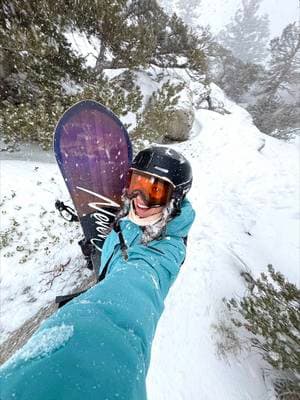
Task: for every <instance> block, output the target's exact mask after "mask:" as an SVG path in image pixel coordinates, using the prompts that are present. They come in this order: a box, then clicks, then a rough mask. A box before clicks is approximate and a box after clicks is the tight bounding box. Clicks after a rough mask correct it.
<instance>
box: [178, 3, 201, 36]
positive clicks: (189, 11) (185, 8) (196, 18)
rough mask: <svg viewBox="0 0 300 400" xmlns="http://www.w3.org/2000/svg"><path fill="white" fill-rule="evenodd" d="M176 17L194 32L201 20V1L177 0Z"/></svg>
mask: <svg viewBox="0 0 300 400" xmlns="http://www.w3.org/2000/svg"><path fill="white" fill-rule="evenodd" d="M175 3H176V8H177V12H176V13H177V15H178V16H179V17H180V18H181V19H182V20H183V22H184V23H185V24H187V25H189V26H191V27H192V28H194V29H195V30H196V29H197V27H199V26H200V20H201V0H189V1H186V0H177V1H176V2H175Z"/></svg>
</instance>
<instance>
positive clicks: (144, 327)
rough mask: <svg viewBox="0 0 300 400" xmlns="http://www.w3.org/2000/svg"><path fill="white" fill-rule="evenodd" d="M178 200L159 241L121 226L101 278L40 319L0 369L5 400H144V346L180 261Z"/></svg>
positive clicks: (184, 217) (182, 223) (190, 215)
mask: <svg viewBox="0 0 300 400" xmlns="http://www.w3.org/2000/svg"><path fill="white" fill-rule="evenodd" d="M194 217H195V215H194V211H193V209H192V207H191V205H190V203H189V202H188V201H187V200H185V201H184V203H183V207H182V211H181V214H180V215H179V216H177V217H176V218H174V219H173V220H172V221H170V222H169V223H168V225H167V231H166V237H165V238H164V239H162V240H158V241H156V240H154V241H152V242H150V243H149V244H148V246H145V245H142V244H141V243H140V239H141V234H142V232H141V229H140V227H138V226H137V225H135V224H133V223H132V222H130V221H129V220H123V221H121V229H122V233H123V235H124V238H125V241H126V244H127V246H128V261H127V262H126V261H124V259H123V257H122V255H121V251H120V244H119V239H118V236H117V234H116V233H115V232H111V234H110V235H109V236H108V238H107V239H106V241H105V244H104V247H103V253H102V263H101V267H100V271H101V270H102V269H103V268H104V266H105V264H106V262H107V261H108V260H109V259H110V262H109V268H108V274H107V276H106V278H105V279H104V280H103V281H101V282H100V283H99V284H97V285H96V286H94V287H93V288H92V289H90V290H88V291H87V292H85V293H83V294H82V295H80V296H79V297H77V298H75V299H74V300H72V301H71V302H70V303H68V304H67V305H65V306H64V307H63V308H61V309H60V310H58V311H57V312H56V313H55V314H54V315H53V316H52V317H51V318H49V319H48V320H46V321H45V322H44V323H43V324H42V325H41V327H40V328H39V330H38V331H37V332H36V333H35V334H34V335H33V336H32V338H31V339H30V340H29V342H28V343H27V344H26V345H25V346H24V347H23V348H22V349H21V350H20V351H19V352H18V353H16V355H14V356H13V357H12V358H11V359H10V360H9V361H8V362H7V363H5V364H4V365H3V366H2V368H1V375H0V379H1V381H0V390H1V391H0V393H1V396H0V398H1V399H5V400H12V399H13V400H58V399H59V400H77V399H78V400H79V399H83V400H96V399H98V400H105V399H107V400H144V399H146V398H147V396H146V386H145V380H146V374H147V370H148V367H149V363H150V352H151V344H152V340H153V337H154V333H155V329H156V325H157V322H158V320H159V317H160V315H161V313H162V311H163V308H164V299H165V297H166V295H167V293H168V291H169V289H170V286H171V285H172V283H173V282H174V280H175V279H176V276H177V274H178V272H179V270H180V266H181V264H182V262H183V261H184V258H185V245H184V242H183V238H184V237H186V236H187V234H188V231H189V229H190V226H191V224H192V222H193V220H194Z"/></svg>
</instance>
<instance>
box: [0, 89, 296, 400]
mask: <svg viewBox="0 0 300 400" xmlns="http://www.w3.org/2000/svg"><path fill="white" fill-rule="evenodd" d="M214 91H215V92H214V93H213V95H214V96H215V97H217V98H219V99H220V100H222V101H223V103H224V105H225V108H226V109H227V110H228V111H230V114H224V115H221V114H218V113H216V112H212V111H208V110H198V111H197V112H196V120H195V123H194V127H193V135H192V138H191V139H190V140H189V141H188V142H185V143H183V144H180V145H176V146H175V147H176V148H177V149H178V150H180V151H182V152H183V153H184V154H185V155H186V156H187V157H188V158H189V159H190V160H191V162H192V166H193V171H194V184H193V188H192V191H191V194H190V199H191V200H192V203H193V206H194V208H195V210H196V213H197V217H196V221H195V223H194V225H193V228H192V231H191V234H190V236H189V241H188V256H187V259H186V262H185V264H184V266H183V267H182V271H181V274H180V276H179V278H178V279H177V281H176V282H175V284H174V286H173V287H172V289H171V291H170V293H169V296H168V298H167V301H166V310H165V312H164V314H163V316H162V318H161V320H160V322H159V326H158V329H157V334H156V337H155V340H154V344H153V353H152V361H151V366H150V370H149V375H148V380H147V384H148V392H149V399H150V400H170V399H172V400H199V399H201V400H215V399H224V400H265V399H267V398H268V396H269V394H268V389H267V387H266V385H265V382H264V380H263V377H262V371H261V368H262V361H261V359H260V358H259V356H258V355H255V354H253V353H246V352H244V353H242V354H240V355H239V356H238V357H234V356H233V355H232V356H229V358H228V360H227V361H226V360H223V359H219V357H218V356H217V354H216V341H217V340H218V337H217V336H216V333H215V330H214V329H213V325H214V324H216V323H217V322H218V321H220V320H222V318H223V319H224V318H225V319H226V312H225V310H224V308H223V305H222V298H223V297H227V298H230V297H232V296H235V295H241V294H243V293H244V291H245V288H244V283H243V280H242V278H241V276H240V272H241V271H243V270H250V271H252V273H254V274H255V275H257V274H259V273H260V272H261V271H263V270H266V267H267V264H273V265H274V267H275V268H276V269H278V270H280V271H282V272H283V273H284V274H285V275H286V276H287V277H288V278H289V279H290V280H291V281H292V282H294V283H296V284H299V281H300V272H299V261H300V251H299V250H300V249H299V243H300V232H299V219H300V214H299V204H300V202H299V200H300V198H299V182H300V179H299V177H300V176H299V174H300V166H299V141H295V142H293V143H286V142H282V141H279V140H276V139H273V138H271V137H268V136H265V135H263V134H261V133H260V132H259V131H258V130H257V129H256V128H255V127H254V126H253V124H252V122H251V118H250V117H249V114H248V113H247V112H246V111H244V110H243V109H241V108H239V107H238V106H236V105H234V104H233V103H231V102H229V101H228V100H226V99H225V98H224V97H223V95H222V93H221V92H220V91H218V89H217V88H214ZM263 145H264V146H263ZM262 147H263V148H262ZM1 188H2V190H1V195H2V200H1V204H0V205H1V208H0V213H1V232H2V233H1V247H2V249H1V335H2V341H3V340H5V339H6V338H7V337H9V335H10V334H11V332H13V331H14V330H15V329H17V328H18V327H20V326H21V325H22V324H23V323H24V322H25V321H26V320H28V319H29V318H30V317H32V316H33V315H34V314H35V313H36V312H37V311H38V310H39V309H40V308H41V307H45V306H46V305H47V304H48V303H49V302H52V301H53V300H54V298H55V296H56V295H57V294H62V293H70V292H71V291H72V290H73V289H74V288H75V287H76V286H78V283H79V282H80V281H81V280H83V279H85V278H86V277H87V276H88V275H89V271H88V270H87V269H85V268H83V265H84V261H83V260H82V257H81V255H80V249H79V246H78V245H77V240H78V239H79V238H80V232H79V229H78V227H77V226H76V225H73V226H72V225H69V224H68V223H65V222H64V221H63V220H62V219H61V217H60V216H59V215H58V213H57V211H56V210H55V209H54V202H55V200H56V199H57V198H59V199H61V200H64V201H65V200H67V199H68V195H67V193H66V191H65V187H64V183H63V181H62V179H61V177H60V174H59V171H58V168H57V167H56V165H55V164H50V163H41V162H26V161H12V160H5V161H2V165H1Z"/></svg>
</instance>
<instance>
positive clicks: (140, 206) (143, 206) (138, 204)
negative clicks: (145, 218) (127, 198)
mask: <svg viewBox="0 0 300 400" xmlns="http://www.w3.org/2000/svg"><path fill="white" fill-rule="evenodd" d="M134 203H135V207H136V208H139V209H141V210H149V208H150V207H148V206H146V205H145V204H143V203H139V202H138V201H137V200H136V201H135V202H134Z"/></svg>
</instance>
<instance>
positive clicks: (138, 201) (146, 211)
mask: <svg viewBox="0 0 300 400" xmlns="http://www.w3.org/2000/svg"><path fill="white" fill-rule="evenodd" d="M133 205H134V209H135V213H136V215H137V216H138V217H140V218H147V217H151V216H152V215H156V214H159V213H161V212H162V210H163V209H164V207H163V206H160V207H148V206H147V204H146V203H145V201H144V200H143V198H142V197H141V196H140V195H137V196H136V197H135V198H134V199H133Z"/></svg>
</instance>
